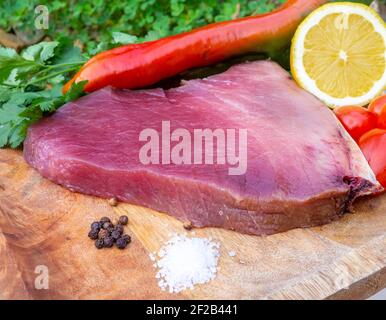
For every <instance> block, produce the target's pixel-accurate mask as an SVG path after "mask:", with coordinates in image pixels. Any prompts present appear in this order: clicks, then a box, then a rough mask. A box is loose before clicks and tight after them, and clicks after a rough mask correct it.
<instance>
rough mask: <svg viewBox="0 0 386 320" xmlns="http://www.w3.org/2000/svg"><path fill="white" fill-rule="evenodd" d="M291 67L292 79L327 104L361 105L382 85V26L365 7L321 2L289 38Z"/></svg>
mask: <svg viewBox="0 0 386 320" xmlns="http://www.w3.org/2000/svg"><path fill="white" fill-rule="evenodd" d="M291 72H292V75H293V77H294V79H295V80H296V81H297V82H298V84H299V85H300V86H301V87H303V88H304V89H306V90H307V91H309V92H311V93H312V94H314V95H315V96H316V97H318V98H319V99H321V100H322V101H324V102H325V103H326V104H327V105H329V106H331V107H337V106H343V105H365V104H367V103H368V102H369V101H370V100H372V99H373V98H375V97H376V96H377V95H378V94H379V93H381V91H382V90H383V89H384V88H385V86H386V26H385V23H384V21H383V20H382V19H381V17H380V16H379V15H378V14H377V13H376V12H375V11H374V10H373V9H371V8H370V7H368V6H365V5H362V4H357V3H350V2H341V3H331V4H326V5H324V6H322V7H320V8H318V9H317V10H315V11H314V12H313V13H311V14H310V15H309V16H308V17H307V18H306V19H305V20H304V21H303V22H302V23H301V24H300V26H299V27H298V29H297V31H296V33H295V36H294V38H293V40H292V47H291Z"/></svg>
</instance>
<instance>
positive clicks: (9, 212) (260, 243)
mask: <svg viewBox="0 0 386 320" xmlns="http://www.w3.org/2000/svg"><path fill="white" fill-rule="evenodd" d="M355 209H356V210H355V214H347V215H345V216H344V217H343V218H342V219H341V220H340V221H337V222H334V223H332V224H329V225H325V226H322V227H317V228H311V229H296V230H292V231H289V232H285V233H281V234H276V235H273V236H268V237H256V236H248V235H243V234H239V233H236V232H232V231H227V230H220V229H214V228H206V229H196V230H193V231H186V230H185V229H184V228H183V226H182V223H181V222H179V221H177V220H176V219H174V218H172V217H169V216H168V215H166V214H162V213H159V212H155V211H152V210H150V209H146V208H143V207H139V206H133V205H129V204H119V205H118V206H117V207H111V206H110V205H109V204H108V201H107V200H104V199H98V198H95V197H90V196H85V195H81V194H77V193H72V192H70V191H68V190H66V189H64V188H62V187H60V186H57V185H55V184H53V183H51V182H50V181H48V180H46V179H44V178H42V177H41V176H40V175H39V174H38V173H37V172H36V171H35V170H33V169H32V168H30V167H29V166H28V165H27V164H26V163H25V161H24V160H23V157H22V154H21V152H20V151H13V150H0V299H349V298H353V299H354V298H355V299H357V298H366V297H368V296H370V295H371V294H373V293H375V292H377V291H379V290H380V289H382V288H384V287H385V286H386V195H383V196H379V197H376V198H367V199H363V200H361V201H359V202H358V203H357V204H356V206H355ZM121 214H127V215H128V216H129V225H128V227H127V228H126V231H127V232H128V233H129V234H130V235H131V236H132V239H133V241H132V243H131V244H130V245H129V246H128V248H127V249H126V250H118V249H104V250H97V249H96V248H95V247H94V244H93V241H91V240H89V239H88V237H87V233H88V230H89V225H90V223H91V222H93V221H94V220H96V219H98V218H100V217H102V216H109V217H112V218H114V217H118V216H119V215H121ZM173 233H183V234H184V233H187V234H188V235H190V236H193V235H194V236H198V237H212V238H213V239H214V240H215V241H217V242H219V243H220V244H221V256H220V259H219V271H218V275H217V277H216V278H215V279H214V280H212V281H211V282H209V283H207V284H204V285H199V286H196V287H195V288H194V290H188V291H183V292H181V293H179V294H170V293H167V292H163V291H161V290H160V288H159V287H158V284H157V279H156V278H155V274H156V270H155V268H154V267H153V262H152V261H151V260H150V258H149V253H152V252H155V251H157V250H158V249H159V248H160V247H161V246H162V245H163V244H164V242H165V241H166V240H167V239H168V238H169V237H170V236H171V235H172V234H173ZM230 251H235V252H236V256H234V257H231V256H230V255H229V252H230ZM39 266H44V267H46V268H47V270H48V275H49V277H48V279H49V282H48V289H45V288H39V286H38V287H37V286H36V279H37V277H38V276H39V273H36V270H37V267H39Z"/></svg>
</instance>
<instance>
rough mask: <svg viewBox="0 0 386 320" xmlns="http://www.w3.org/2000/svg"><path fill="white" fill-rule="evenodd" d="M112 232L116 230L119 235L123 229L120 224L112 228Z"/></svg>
mask: <svg viewBox="0 0 386 320" xmlns="http://www.w3.org/2000/svg"><path fill="white" fill-rule="evenodd" d="M114 230H117V231H119V232H120V233H122V232H123V227H122V226H121V225H120V224H117V225H116V226H115V227H114Z"/></svg>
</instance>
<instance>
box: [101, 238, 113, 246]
mask: <svg viewBox="0 0 386 320" xmlns="http://www.w3.org/2000/svg"><path fill="white" fill-rule="evenodd" d="M103 244H104V246H105V247H106V248H111V247H112V246H113V244H114V238H113V237H110V236H107V237H105V238H104V239H103Z"/></svg>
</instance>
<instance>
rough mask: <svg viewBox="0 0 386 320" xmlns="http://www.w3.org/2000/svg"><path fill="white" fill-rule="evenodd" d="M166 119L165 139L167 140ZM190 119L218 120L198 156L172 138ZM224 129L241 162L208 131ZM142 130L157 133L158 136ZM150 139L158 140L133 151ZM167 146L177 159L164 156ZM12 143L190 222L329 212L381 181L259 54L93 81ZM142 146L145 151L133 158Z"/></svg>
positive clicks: (291, 219)
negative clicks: (189, 72) (177, 74)
mask: <svg viewBox="0 0 386 320" xmlns="http://www.w3.org/2000/svg"><path fill="white" fill-rule="evenodd" d="M162 122H163V123H162ZM163 124H164V128H163V129H164V132H162V125H163ZM168 125H170V130H169V131H170V132H172V133H171V134H172V136H173V135H176V136H177V137H179V138H178V139H176V136H174V140H176V141H172V142H170V139H171V138H170V137H169V136H168V134H170V132H169V133H168V130H166V129H168V128H167V126H168ZM176 129H179V131H178V130H177V131H176V132H177V133H176V132H174V131H175V130H176ZM184 129H185V130H184ZM195 129H210V130H212V132H214V130H215V129H219V131H217V133H218V134H219V135H218V136H217V137H220V138H219V140H216V139H213V141H214V144H213V146H212V147H213V148H212V150H214V151H213V153H214V154H212V155H210V154H209V153H210V152H209V151H208V154H209V158H208V161H207V159H206V158H205V157H203V158H205V161H204V160H203V158H201V156H204V155H203V153H204V152H205V153H206V150H207V149H205V148H206V146H207V145H206V144H205V145H204V147H205V148H204V149H203V148H201V150H200V148H199V147H198V144H196V143H194V145H193V142H194V141H193V138H192V141H190V142H191V145H189V144H188V147H189V150H191V152H192V154H191V155H190V156H189V155H187V154H186V152H185V151H186V150H188V149H182V150H181V149H180V150H179V151H180V152H177V151H176V150H174V147H176V145H178V144H179V143H180V142H181V144H182V142H184V145H185V146H186V144H185V142H186V143H187V141H188V139H187V138H186V133H187V134H188V135H189V134H191V137H193V136H194V130H195ZM227 129H233V130H234V131H235V132H236V134H234V135H233V140H232V139H229V140H226V141H225V142H226V143H227V146H226V147H229V145H232V143H231V142H233V145H234V146H235V148H236V149H235V150H236V153H235V154H234V156H236V155H237V153H239V156H240V155H241V156H242V154H244V152H245V154H246V155H247V158H246V159H245V161H246V163H244V165H245V166H244V167H243V166H242V165H240V164H241V163H242V161H240V162H239V165H238V166H237V165H235V162H233V163H231V162H230V159H228V154H231V151H229V150H228V149H225V148H224V146H223V144H221V142H220V141H221V133H223V134H225V136H226V138H229V137H231V136H232V135H231V134H230V133H229V132H231V131H227ZM143 130H145V131H143ZM243 131H244V133H245V131H246V132H247V136H245V137H244V138H246V139H247V141H246V144H243V140H242V139H241V138H242V134H241V132H243ZM141 132H142V134H144V136H145V138H144V137H142V138H140V134H141ZM149 132H152V133H159V136H158V140H159V141H158V142H159V145H157V144H156V142H157V141H156V140H157V139H155V140H154V139H152V138H150V137H151V135H149V136H147V135H146V133H149ZM173 132H174V133H173ZM183 133H184V134H185V138H186V139H185V138H184V135H183ZM228 133H229V134H228ZM146 137H147V138H146ZM146 139H147V140H146ZM140 140H144V141H140ZM150 142H151V143H153V142H154V143H155V145H156V146H157V148H159V149H157V150H156V151H155V149H148V150H147V152H144V153H142V155H141V150H142V152H143V151H144V149H143V148H145V146H148V147H149V146H150ZM163 143H165V144H164V145H163V146H162V144H163ZM208 146H210V144H208ZM161 147H162V148H161ZM201 147H203V145H201ZM216 148H217V149H216ZM173 150H174V151H173ZM208 150H210V148H208ZM218 150H220V151H218ZM224 150H226V154H225V151H224ZM233 151H234V150H233ZM158 152H159V153H158ZM173 152H176V153H175V154H174V158H173ZM197 152H199V154H198V155H197ZM176 154H177V155H180V156H182V155H183V161H185V163H184V164H176V163H178V161H176V160H175V159H176ZM24 155H25V159H26V160H27V161H28V162H29V163H30V164H31V165H32V166H33V167H34V168H36V169H37V170H38V171H39V172H40V173H41V174H42V175H43V176H44V177H47V178H48V179H50V180H52V181H54V182H56V183H58V184H61V185H63V186H65V187H67V188H69V189H72V190H75V191H78V192H81V193H85V194H90V195H95V196H100V197H106V198H111V197H116V198H117V199H119V200H121V201H126V202H130V203H134V204H138V205H142V206H146V207H149V208H153V209H155V210H158V211H161V212H166V213H168V214H170V215H173V216H175V217H177V218H178V219H180V220H182V221H190V222H191V223H192V224H193V226H197V227H207V226H212V227H222V228H227V229H231V230H236V231H240V232H245V233H250V234H256V235H262V234H272V233H276V232H281V231H285V230H288V229H292V228H296V227H309V226H315V225H320V224H324V223H327V222H330V221H332V220H334V219H336V218H338V217H339V216H341V215H342V214H343V213H344V212H346V211H347V210H348V209H349V207H350V205H351V203H352V202H353V201H354V199H355V198H357V197H358V196H362V195H367V194H371V193H373V192H377V191H380V190H381V187H380V186H379V184H378V183H377V181H376V179H375V177H374V174H373V173H372V171H371V169H370V168H369V166H368V164H367V162H366V160H365V159H364V157H363V156H362V154H361V152H360V150H359V148H358V147H357V145H356V144H355V143H354V142H353V140H352V139H351V138H350V137H349V136H348V134H347V133H346V132H345V130H344V129H343V128H342V126H341V125H340V124H339V122H338V121H337V119H336V118H335V116H334V114H333V113H332V112H331V111H330V110H329V109H328V108H327V107H326V106H324V105H323V104H322V103H321V102H319V101H318V100H317V99H316V98H314V97H313V96H311V95H310V94H308V93H306V92H305V91H303V90H301V89H300V88H299V87H297V86H296V84H295V83H294V82H293V81H292V80H291V79H290V77H289V75H288V74H287V72H285V71H284V70H283V69H281V67H279V66H278V65H276V64H275V63H272V62H268V61H260V62H253V63H245V64H241V65H237V66H234V67H232V68H230V69H229V70H228V71H226V72H224V73H222V74H219V75H215V76H212V77H209V78H207V79H202V80H192V81H188V82H186V83H184V85H182V86H181V87H179V88H174V89H170V90H167V91H164V90H162V89H151V90H142V91H125V90H114V89H111V88H106V89H102V90H100V91H97V92H95V93H92V94H90V95H88V96H86V97H83V98H81V99H79V100H77V101H76V102H72V103H68V104H67V105H65V106H64V107H62V108H61V109H60V110H59V111H58V112H57V113H55V114H54V115H53V116H52V117H50V118H47V119H44V120H43V121H40V122H39V123H37V124H36V125H34V126H32V127H31V128H30V129H29V132H28V137H27V140H26V142H25V146H24ZM144 155H147V156H149V158H146V159H145V160H146V161H148V162H149V161H150V160H149V159H152V160H154V161H153V162H151V163H149V164H144V163H148V162H146V161H143V159H141V157H142V158H143V156H144ZM210 156H213V158H214V160H213V159H212V160H211V159H210ZM225 156H226V157H225ZM241 156H240V158H241ZM150 157H151V158H150ZM196 157H197V158H196ZM216 157H217V158H216ZM224 157H225V163H224ZM198 158H201V161H202V162H203V164H199V160H197V159H198ZM221 158H223V159H222V160H221ZM173 159H174V160H173ZM178 159H180V160H181V158H178ZM216 159H217V160H216ZM218 159H220V160H221V161H220V160H218ZM195 160H197V161H195ZM157 161H158V162H159V164H156V162H157ZM181 161H182V160H181ZM189 162H190V164H189ZM211 162H213V164H210V163H211ZM167 163H169V164H167ZM237 167H238V169H237ZM232 168H233V169H234V170H233V172H231V171H232V170H231V169H232Z"/></svg>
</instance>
